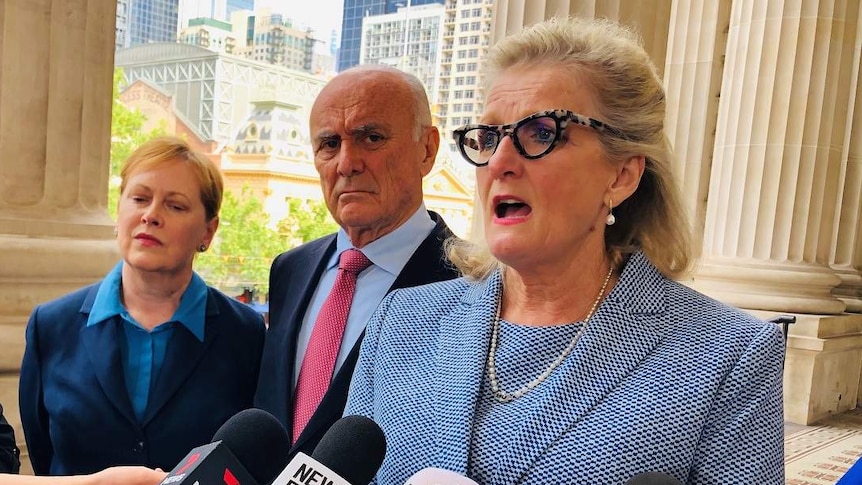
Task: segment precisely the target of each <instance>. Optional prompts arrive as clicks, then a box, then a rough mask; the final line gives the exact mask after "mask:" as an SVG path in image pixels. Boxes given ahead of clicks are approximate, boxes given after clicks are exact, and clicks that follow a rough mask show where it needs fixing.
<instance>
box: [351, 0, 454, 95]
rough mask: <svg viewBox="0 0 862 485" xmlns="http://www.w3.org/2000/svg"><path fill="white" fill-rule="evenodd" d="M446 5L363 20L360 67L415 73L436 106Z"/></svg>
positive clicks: (405, 9) (401, 9)
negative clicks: (385, 67) (369, 65)
mask: <svg viewBox="0 0 862 485" xmlns="http://www.w3.org/2000/svg"><path fill="white" fill-rule="evenodd" d="M445 13H446V9H445V7H444V6H443V5H442V4H431V5H420V6H414V7H411V8H407V7H401V8H399V9H398V11H397V12H395V13H390V14H384V15H375V16H371V17H365V18H364V19H363V20H362V41H361V43H360V50H359V63H360V64H383V65H387V66H391V67H394V68H397V69H400V70H402V71H404V72H409V73H410V74H413V75H414V76H416V77H417V78H419V80H420V81H422V84H424V85H425V91H426V92H427V93H428V97H429V99H430V101H431V103H432V104H433V103H434V102H435V99H434V98H435V97H436V95H437V93H438V81H439V77H440V56H439V54H440V45H441V42H442V40H443V17H444V15H445Z"/></svg>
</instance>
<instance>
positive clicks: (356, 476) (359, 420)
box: [272, 416, 386, 485]
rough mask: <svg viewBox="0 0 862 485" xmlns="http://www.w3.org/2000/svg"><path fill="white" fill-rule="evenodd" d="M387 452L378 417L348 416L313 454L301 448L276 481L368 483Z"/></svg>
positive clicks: (293, 484)
mask: <svg viewBox="0 0 862 485" xmlns="http://www.w3.org/2000/svg"><path fill="white" fill-rule="evenodd" d="M385 455H386V437H385V436H384V435H383V430H381V429H380V426H378V425H377V423H375V422H374V421H372V420H370V419H368V418H366V417H364V416H345V417H343V418H341V419H339V420H338V421H336V422H335V424H333V425H332V427H331V428H329V431H327V432H326V434H324V435H323V438H321V439H320V443H318V444H317V447H316V448H314V451H313V452H312V453H311V456H308V455H306V454H305V453H302V452H299V453H297V454H296V456H295V457H294V458H293V460H291V462H290V463H289V464H288V465H287V467H286V468H285V469H284V470H283V471H282V472H281V474H280V475H279V476H278V478H276V479H275V481H274V482H272V485H306V484H320V483H326V484H331V485H368V483H369V482H371V480H372V479H373V478H374V475H376V474H377V470H378V469H380V465H382V464H383V457H384V456H385Z"/></svg>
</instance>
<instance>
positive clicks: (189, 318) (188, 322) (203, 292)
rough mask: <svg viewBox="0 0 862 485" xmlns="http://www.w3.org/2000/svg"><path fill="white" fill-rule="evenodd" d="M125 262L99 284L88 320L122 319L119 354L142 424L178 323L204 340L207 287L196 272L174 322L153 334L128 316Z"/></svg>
mask: <svg viewBox="0 0 862 485" xmlns="http://www.w3.org/2000/svg"><path fill="white" fill-rule="evenodd" d="M122 271H123V262H122V261H121V262H120V263H118V264H117V265H116V266H115V267H114V269H112V270H111V272H110V273H108V276H106V277H105V279H104V280H103V281H102V284H101V285H99V290H98V292H97V293H96V299H95V300H94V301H93V308H92V309H91V311H90V316H89V317H88V318H87V326H88V327H89V326H93V325H99V324H103V323H107V322H108V321H109V320H111V319H113V318H114V317H117V316H119V317H120V318H121V319H122V322H123V334H124V335H125V337H126V338H125V339H124V340H123V341H122V342H120V355H121V356H122V360H123V377H124V378H125V381H126V389H127V390H128V391H129V398H130V399H131V401H132V407H133V408H134V410H135V416H136V417H137V418H138V421H142V420H143V418H144V413H145V412H146V410H147V402H148V400H149V396H150V389H152V387H153V384H155V383H156V381H157V380H158V378H159V371H160V370H161V368H162V364H164V362H165V354H166V352H167V348H168V342H169V341H170V339H171V335H172V334H173V331H174V328H175V327H176V325H175V324H176V323H179V324H181V325H183V326H184V327H185V328H186V329H188V331H189V332H191V333H192V334H193V335H194V336H195V337H196V338H197V339H198V340H200V341H201V342H203V340H204V319H205V317H206V306H207V305H206V301H207V285H206V283H204V280H203V279H201V277H200V276H198V275H197V274H196V273H192V280H191V282H189V286H188V287H187V288H186V291H185V292H183V296H182V297H181V298H180V306H179V308H177V310H176V312H174V315H173V316H172V317H171V319H170V320H169V321H167V322H165V323H162V324H160V325H158V326H157V327H155V328H153V329H152V330H151V331H148V330H146V329H145V328H144V327H142V326H141V325H140V324H139V323H138V322H136V321H135V319H134V318H133V317H132V316H131V315H129V312H128V310H126V307H124V306H123V303H122V301H121V300H120V291H121V289H120V284H121V281H122Z"/></svg>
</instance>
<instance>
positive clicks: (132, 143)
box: [108, 69, 165, 220]
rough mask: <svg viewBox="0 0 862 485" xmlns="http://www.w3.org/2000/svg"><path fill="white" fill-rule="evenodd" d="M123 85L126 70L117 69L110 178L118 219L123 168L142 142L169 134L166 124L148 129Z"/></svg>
mask: <svg viewBox="0 0 862 485" xmlns="http://www.w3.org/2000/svg"><path fill="white" fill-rule="evenodd" d="M123 88H124V86H123V70H122V69H114V93H113V100H112V102H111V172H110V177H109V178H108V214H110V215H111V218H112V219H114V220H117V201H118V200H119V198H120V168H121V167H122V165H123V162H124V161H125V160H126V159H127V158H128V157H129V155H131V154H132V152H133V151H135V149H136V148H138V146H139V145H140V144H141V143H143V142H145V141H147V140H149V139H151V138H155V137H157V136H161V135H164V134H165V125H164V123H161V124H160V125H159V127H158V128H155V129H153V130H150V131H147V132H144V131H143V127H144V122H146V121H147V118H146V116H144V114H143V113H141V112H139V111H137V110H133V109H130V108H128V107H126V106H125V105H123V103H121V102H120V91H122V90H123Z"/></svg>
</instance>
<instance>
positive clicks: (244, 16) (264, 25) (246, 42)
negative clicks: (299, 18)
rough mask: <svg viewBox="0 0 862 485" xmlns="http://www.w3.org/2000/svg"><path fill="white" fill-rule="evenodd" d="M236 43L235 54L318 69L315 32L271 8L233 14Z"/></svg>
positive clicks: (232, 21)
mask: <svg viewBox="0 0 862 485" xmlns="http://www.w3.org/2000/svg"><path fill="white" fill-rule="evenodd" d="M231 24H232V28H233V33H234V37H235V38H236V47H235V48H234V54H236V55H239V56H243V57H245V58H247V59H253V60H255V61H261V62H266V63H268V64H275V65H277V66H284V67H287V68H290V69H296V70H299V71H305V72H315V71H316V70H317V68H318V67H320V66H318V65H316V63H315V59H317V58H316V57H315V55H314V45H315V43H317V42H320V41H319V40H318V39H316V38H315V37H314V32H313V31H311V30H307V29H300V28H297V27H294V26H293V21H292V20H291V19H290V18H286V17H285V16H284V15H282V14H281V13H274V12H272V11H271V10H270V9H267V8H264V9H259V10H258V11H256V12H249V11H238V12H235V13H234V14H233V15H231Z"/></svg>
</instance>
